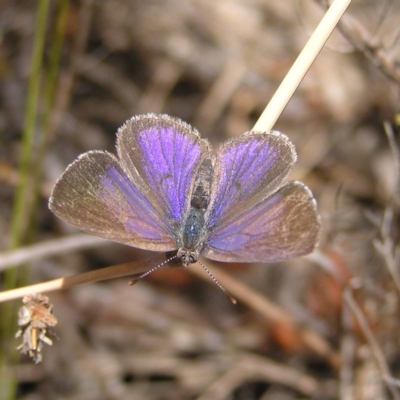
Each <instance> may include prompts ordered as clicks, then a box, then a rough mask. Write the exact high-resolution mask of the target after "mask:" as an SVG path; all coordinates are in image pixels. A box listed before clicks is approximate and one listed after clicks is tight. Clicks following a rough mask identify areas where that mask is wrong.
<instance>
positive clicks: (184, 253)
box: [176, 247, 199, 268]
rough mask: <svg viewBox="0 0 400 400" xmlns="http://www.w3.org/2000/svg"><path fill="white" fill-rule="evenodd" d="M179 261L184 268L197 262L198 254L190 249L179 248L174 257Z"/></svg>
mask: <svg viewBox="0 0 400 400" xmlns="http://www.w3.org/2000/svg"><path fill="white" fill-rule="evenodd" d="M176 256H177V257H178V259H179V260H181V262H182V265H183V266H184V267H185V268H186V267H187V266H188V265H189V264H194V263H196V262H197V261H198V260H199V252H198V251H196V250H192V249H185V248H184V247H181V248H180V249H179V250H178V253H177V255H176Z"/></svg>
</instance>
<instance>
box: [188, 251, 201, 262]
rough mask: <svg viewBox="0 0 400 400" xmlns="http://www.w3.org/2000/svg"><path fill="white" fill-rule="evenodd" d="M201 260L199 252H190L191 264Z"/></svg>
mask: <svg viewBox="0 0 400 400" xmlns="http://www.w3.org/2000/svg"><path fill="white" fill-rule="evenodd" d="M198 260H199V255H198V254H197V253H190V255H189V261H190V263H191V264H194V263H196V262H197V261H198Z"/></svg>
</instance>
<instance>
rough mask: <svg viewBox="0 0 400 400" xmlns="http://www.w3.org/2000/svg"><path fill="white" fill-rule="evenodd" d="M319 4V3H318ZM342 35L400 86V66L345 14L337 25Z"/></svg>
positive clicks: (360, 25)
mask: <svg viewBox="0 0 400 400" xmlns="http://www.w3.org/2000/svg"><path fill="white" fill-rule="evenodd" d="M318 3H321V1H318ZM337 27H338V29H339V31H340V32H341V33H342V35H343V36H344V37H345V38H346V39H347V40H348V41H349V42H350V43H351V44H352V45H353V46H354V47H355V48H356V49H357V50H359V51H361V52H363V53H364V54H365V55H366V56H367V57H368V58H369V59H370V60H372V61H373V62H374V64H375V65H376V66H377V67H379V68H380V69H381V71H382V72H383V73H384V74H385V75H386V76H387V77H388V78H390V79H391V80H393V81H394V82H396V83H397V84H400V65H399V63H398V62H397V61H396V60H394V59H393V58H392V57H391V56H390V55H389V54H388V52H387V51H386V49H385V48H384V46H383V44H382V43H381V42H380V41H379V40H378V39H377V38H376V37H373V35H372V34H371V33H370V32H369V31H368V29H366V28H365V27H364V26H363V25H362V24H361V23H360V22H359V21H357V20H356V19H355V18H354V17H352V16H350V15H348V14H346V15H344V16H343V18H342V19H341V21H340V22H339V23H338V25H337Z"/></svg>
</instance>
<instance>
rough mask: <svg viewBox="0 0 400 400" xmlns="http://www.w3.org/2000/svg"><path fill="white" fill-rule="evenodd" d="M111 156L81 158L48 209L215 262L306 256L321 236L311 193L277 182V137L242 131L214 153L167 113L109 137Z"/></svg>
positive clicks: (112, 235) (283, 164)
mask: <svg viewBox="0 0 400 400" xmlns="http://www.w3.org/2000/svg"><path fill="white" fill-rule="evenodd" d="M117 153H118V157H116V156H114V155H113V154H111V153H108V152H103V151H89V152H87V153H85V154H82V155H81V156H80V157H79V158H78V159H77V160H76V161H75V162H73V163H72V164H71V165H70V166H69V167H68V168H67V170H66V171H65V172H64V174H63V175H62V176H61V177H60V179H59V180H58V182H57V183H56V185H55V187H54V189H53V193H52V195H51V197H50V203H49V206H50V209H51V210H52V211H53V212H54V213H55V214H56V215H57V216H58V217H60V218H61V219H63V220H65V221H66V222H69V223H71V224H72V225H75V226H76V227H78V228H80V229H82V230H84V231H86V232H88V233H91V234H94V235H98V236H102V237H104V238H107V239H111V240H114V241H116V242H120V243H125V244H128V245H131V246H134V247H138V248H141V249H146V250H152V251H160V252H169V251H172V250H177V257H178V259H180V260H181V262H182V264H183V266H185V267H186V266H187V265H189V264H190V263H195V262H196V261H197V260H198V258H199V255H200V253H201V254H203V255H204V256H205V257H207V258H210V259H212V260H218V261H228V262H229V261H230V262H253V261H259V262H275V261H282V260H286V259H289V258H293V257H297V256H301V255H304V254H307V253H310V252H311V251H312V250H313V249H314V247H315V245H316V243H317V241H318V236H319V231H320V222H319V216H318V213H317V209H316V203H315V200H314V198H313V196H312V194H311V192H310V190H309V189H308V188H307V187H306V186H305V185H303V184H302V183H300V182H289V183H285V179H286V177H287V175H288V173H289V171H290V169H291V168H292V166H293V164H294V163H295V161H296V158H297V156H296V152H295V148H294V146H293V144H292V143H291V142H290V140H289V139H288V138H287V136H285V135H283V134H282V133H279V132H276V131H272V132H269V133H261V132H248V133H245V134H244V135H242V136H241V137H239V138H235V139H230V140H228V141H227V142H225V143H224V144H223V145H222V146H221V148H220V149H219V152H218V153H214V152H213V150H212V148H211V146H210V144H209V143H208V141H207V140H204V139H201V138H200V136H199V133H198V132H197V131H196V130H195V129H194V128H192V127H191V126H190V125H188V124H186V123H184V122H183V121H181V120H179V119H177V118H172V117H170V116H168V115H154V114H147V115H140V116H137V117H133V118H132V119H130V120H129V121H127V122H126V123H125V124H124V125H123V126H122V127H121V128H120V129H119V130H118V134H117Z"/></svg>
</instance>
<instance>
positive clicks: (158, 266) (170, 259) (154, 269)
mask: <svg viewBox="0 0 400 400" xmlns="http://www.w3.org/2000/svg"><path fill="white" fill-rule="evenodd" d="M175 258H177V256H176V255H175V256H173V257H171V258H168V259H167V260H165V261H164V262H162V263H161V264H158V265H157V266H156V267H154V268H152V269H150V270H148V271H147V272H145V273H144V274H142V275H139V276H138V277H137V278H135V279H132V280H131V281H130V282H129V283H128V285H130V286H132V285H134V284H135V283H136V282H138V281H140V280H142V279H143V278H145V277H146V276H148V275H150V274H152V273H153V272H154V271H157V270H158V269H160V268H161V267H163V266H164V265H165V264H168V263H169V262H170V261H172V260H174V259H175Z"/></svg>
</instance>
